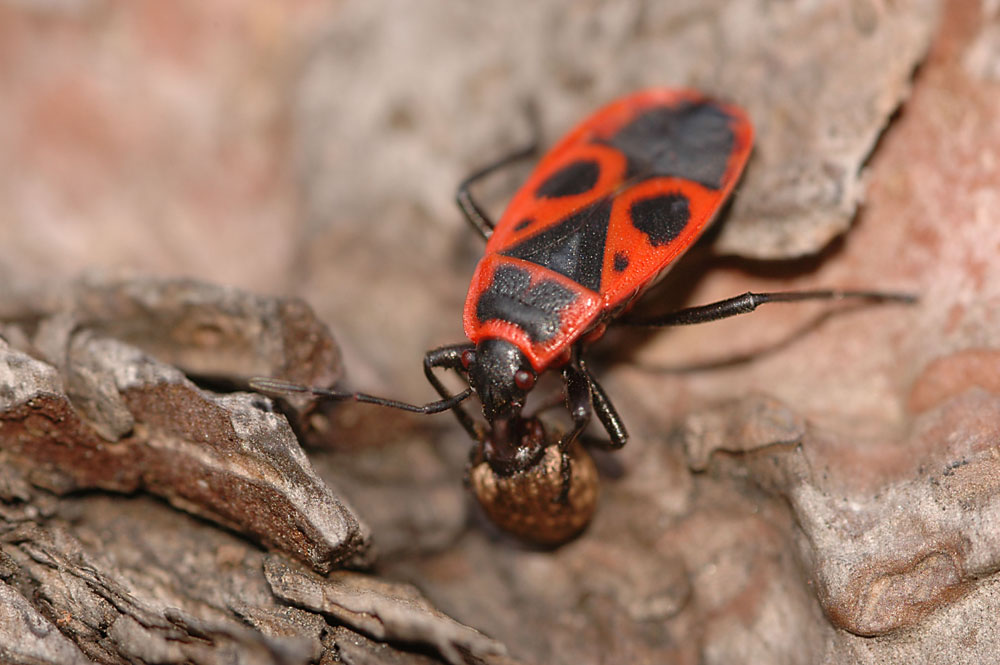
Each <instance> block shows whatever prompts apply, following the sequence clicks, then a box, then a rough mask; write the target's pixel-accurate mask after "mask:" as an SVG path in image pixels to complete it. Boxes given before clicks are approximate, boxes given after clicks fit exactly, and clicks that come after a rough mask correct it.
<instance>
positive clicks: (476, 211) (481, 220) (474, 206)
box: [455, 104, 541, 239]
mask: <svg viewBox="0 0 1000 665" xmlns="http://www.w3.org/2000/svg"><path fill="white" fill-rule="evenodd" d="M528 119H529V120H530V122H531V132H532V139H531V143H530V144H528V145H526V146H524V147H523V148H520V149H519V150H516V151H514V152H512V153H510V154H508V155H504V156H503V157H501V158H500V159H498V160H497V161H495V162H493V163H492V164H488V165H487V166H484V167H483V168H481V169H479V170H478V171H475V172H474V173H472V174H471V175H470V176H468V177H467V178H466V179H465V180H463V181H462V182H460V183H459V185H458V191H457V192H456V193H455V202H456V203H458V207H459V208H460V209H461V211H462V214H463V215H464V216H465V219H466V221H467V222H469V224H471V225H472V228H474V229H475V230H476V232H477V233H479V235H481V236H483V239H489V237H490V236H491V235H492V234H493V226H494V224H493V220H491V219H490V217H489V215H488V214H487V213H486V211H485V210H483V209H482V207H480V205H479V204H478V203H476V201H475V199H473V198H472V192H471V191H469V188H470V187H471V186H472V185H473V184H475V183H476V182H478V181H480V180H482V179H483V178H485V177H486V176H488V175H490V174H492V173H495V172H497V171H499V170H500V169H502V168H504V167H506V166H510V165H511V164H513V163H515V162H519V161H521V160H522V159H527V158H529V157H532V156H534V155H535V154H537V153H538V148H539V146H540V145H541V129H540V124H539V121H538V111H537V109H536V108H535V106H534V104H528Z"/></svg>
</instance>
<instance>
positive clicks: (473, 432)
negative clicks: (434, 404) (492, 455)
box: [424, 344, 482, 441]
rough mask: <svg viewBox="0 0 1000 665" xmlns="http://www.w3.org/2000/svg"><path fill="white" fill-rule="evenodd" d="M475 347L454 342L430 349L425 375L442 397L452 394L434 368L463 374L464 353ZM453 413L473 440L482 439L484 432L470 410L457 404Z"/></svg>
mask: <svg viewBox="0 0 1000 665" xmlns="http://www.w3.org/2000/svg"><path fill="white" fill-rule="evenodd" d="M475 348H476V347H475V346H474V345H472V344H452V345H450V346H442V347H440V348H437V349H433V350H431V351H428V352H427V354H426V355H425V356H424V375H425V376H426V377H427V380H428V381H429V382H430V384H431V385H432V386H434V390H436V391H437V392H438V394H439V395H441V398H442V399H444V400H448V399H452V394H451V392H450V391H449V390H448V388H447V387H445V385H444V384H443V383H441V380H440V379H438V378H437V376H436V375H435V374H434V368H436V367H440V368H443V369H450V370H453V371H455V372H456V373H457V374H459V375H460V376H461V375H463V373H464V372H465V366H464V365H463V364H462V354H463V353H465V352H466V351H474V350H475ZM463 394H464V393H463ZM452 413H454V414H455V418H457V419H458V423H459V424H460V425H461V426H462V428H463V429H464V430H465V431H466V432H468V434H469V436H470V437H472V439H473V440H475V441H481V440H482V432H480V431H479V428H478V427H477V426H476V421H475V420H474V419H473V418H472V416H470V415H469V412H468V411H466V410H465V407H464V406H463V405H461V404H456V405H455V407H454V408H452Z"/></svg>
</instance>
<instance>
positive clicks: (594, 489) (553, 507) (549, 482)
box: [469, 444, 598, 545]
mask: <svg viewBox="0 0 1000 665" xmlns="http://www.w3.org/2000/svg"><path fill="white" fill-rule="evenodd" d="M562 458H563V453H562V452H561V451H560V450H559V446H557V445H554V444H553V445H551V446H549V447H547V448H546V449H545V452H544V453H543V455H542V457H541V459H540V460H538V462H537V463H536V464H534V465H532V466H531V467H529V468H528V469H525V470H524V471H518V472H515V473H513V474H511V475H509V476H502V475H500V474H498V473H496V472H495V471H494V470H493V469H492V468H491V467H490V466H489V464H487V463H486V462H481V463H480V464H478V465H476V466H475V467H474V468H473V469H472V471H471V472H470V474H469V480H470V484H471V487H472V491H473V493H474V494H475V495H476V498H477V499H478V500H479V504H480V505H481V506H482V507H483V510H485V511H486V514H487V515H488V516H489V518H490V519H491V520H493V522H494V523H495V524H496V525H497V526H498V527H500V528H501V529H503V530H504V531H507V532H509V533H511V534H513V535H515V536H517V537H519V538H523V539H524V540H527V541H530V542H532V543H536V544H539V545H559V544H561V543H564V542H566V541H567V540H569V539H570V538H572V537H573V536H575V535H577V534H578V533H580V531H582V530H583V528H584V527H585V526H587V524H588V523H589V522H590V518H591V517H593V515H594V510H595V508H596V507H597V495H598V475H597V467H596V466H595V465H594V461H593V459H591V457H590V455H589V454H588V453H587V452H586V451H585V450H584V449H583V448H582V447H581V446H580V445H579V444H574V445H573V447H572V448H571V449H570V452H569V459H570V481H569V483H570V485H569V494H568V496H566V497H565V498H562V497H561V496H560V495H561V494H562V492H563V482H564V480H563V472H562Z"/></svg>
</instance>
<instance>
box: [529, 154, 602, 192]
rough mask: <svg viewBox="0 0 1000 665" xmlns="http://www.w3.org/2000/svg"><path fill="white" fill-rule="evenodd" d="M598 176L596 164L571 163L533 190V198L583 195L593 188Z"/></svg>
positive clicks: (585, 161)
mask: <svg viewBox="0 0 1000 665" xmlns="http://www.w3.org/2000/svg"><path fill="white" fill-rule="evenodd" d="M600 175H601V167H600V166H599V165H598V164H597V162H592V161H590V160H581V161H579V162H572V163H570V164H567V165H566V166H564V167H562V168H561V169H559V170H558V171H556V172H555V173H553V174H552V175H550V176H549V177H548V178H546V179H545V181H544V182H543V183H542V184H541V185H539V186H538V189H536V190H535V196H536V197H538V198H540V199H542V198H545V199H557V198H560V197H562V196H573V195H575V194H584V193H586V192H589V191H590V190H592V189H593V188H594V185H596V184H597V179H598V178H599V177H600Z"/></svg>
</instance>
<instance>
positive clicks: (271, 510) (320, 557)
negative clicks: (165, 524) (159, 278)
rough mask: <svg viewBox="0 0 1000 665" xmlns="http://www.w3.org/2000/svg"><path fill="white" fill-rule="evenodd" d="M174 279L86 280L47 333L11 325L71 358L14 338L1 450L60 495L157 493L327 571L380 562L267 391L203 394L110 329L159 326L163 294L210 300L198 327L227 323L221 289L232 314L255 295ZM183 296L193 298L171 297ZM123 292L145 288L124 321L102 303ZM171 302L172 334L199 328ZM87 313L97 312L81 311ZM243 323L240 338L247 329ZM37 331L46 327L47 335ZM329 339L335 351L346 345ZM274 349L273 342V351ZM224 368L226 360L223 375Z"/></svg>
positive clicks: (1, 401) (1, 394)
mask: <svg viewBox="0 0 1000 665" xmlns="http://www.w3.org/2000/svg"><path fill="white" fill-rule="evenodd" d="M172 284H173V283H170V282H168V283H157V282H154V281H151V280H143V281H140V282H139V283H138V284H136V285H132V286H129V285H126V284H124V283H122V284H116V285H114V287H108V288H104V289H98V288H95V287H94V286H93V285H86V286H85V287H81V289H80V290H79V291H77V297H76V298H75V299H73V300H71V301H70V303H69V305H68V306H67V307H66V309H64V310H60V311H56V312H54V313H52V314H51V315H50V316H48V317H45V318H42V319H40V320H38V321H35V322H34V325H33V326H32V328H33V330H30V331H27V332H25V331H23V329H22V334H21V335H14V334H10V333H9V332H8V334H9V335H10V336H11V337H20V338H21V339H24V340H27V343H26V347H27V348H29V349H31V350H35V351H36V352H37V351H38V349H39V348H44V349H45V350H46V352H45V353H44V354H43V355H44V356H45V357H48V358H57V359H58V360H59V365H58V368H57V367H56V366H53V365H50V364H48V363H46V362H43V361H41V360H37V359H35V358H32V357H31V356H29V355H27V354H25V353H23V352H21V351H17V350H15V349H13V348H11V347H10V346H9V345H8V344H7V343H5V342H3V341H2V340H0V455H2V456H3V458H4V460H5V461H6V463H7V464H11V465H14V466H17V467H19V468H21V469H23V470H24V471H25V473H26V474H27V477H28V478H29V479H30V480H31V482H33V483H34V484H36V485H39V486H42V487H45V488H48V489H50V490H52V491H55V492H59V493H66V492H71V491H75V490H81V489H95V488H99V489H105V490H114V491H118V492H133V491H135V490H137V489H144V490H146V491H149V492H151V493H153V494H157V495H159V496H162V497H164V498H166V499H167V500H169V501H170V502H171V503H173V504H174V505H176V506H178V507H181V508H183V509H185V510H188V511H190V512H192V513H195V514H197V515H200V516H203V517H206V518H208V519H211V520H214V521H216V522H218V523H220V524H223V525H225V526H227V527H229V528H232V529H235V530H237V531H239V532H241V533H245V534H247V535H249V536H251V537H253V538H254V539H256V540H258V541H259V542H261V543H263V544H265V545H267V546H268V547H273V548H277V549H281V550H285V551H288V552H290V553H292V554H293V555H295V556H297V557H299V558H301V559H302V560H304V561H306V562H308V563H309V564H310V565H311V566H313V567H315V568H316V569H318V570H323V571H325V570H329V569H331V568H332V567H335V566H340V565H363V564H365V563H367V562H368V561H370V557H371V553H370V551H369V534H368V528H367V527H366V526H365V525H364V524H363V523H362V522H361V521H360V520H359V519H358V518H357V516H356V515H355V514H354V512H353V511H352V510H351V509H350V508H349V507H348V506H347V505H346V503H345V502H344V500H343V499H342V498H341V497H338V496H337V495H336V494H335V493H334V492H333V491H332V490H331V489H330V487H329V486H328V485H326V484H325V483H324V482H323V481H322V480H320V479H319V478H318V477H317V476H316V474H315V472H314V471H313V470H312V467H311V466H310V464H309V461H308V460H307V459H306V457H305V454H304V453H303V452H302V449H301V448H300V447H299V444H298V441H297V440H296V438H295V435H294V433H293V432H292V429H291V428H290V427H289V425H288V422H287V421H286V420H285V418H284V416H282V415H281V414H279V413H276V412H275V411H274V410H273V407H272V405H271V404H270V402H268V401H267V400H266V399H263V398H261V397H259V396H257V395H253V394H247V393H234V394H229V395H218V394H213V393H211V392H208V391H204V390H201V389H199V388H198V387H196V386H195V385H194V384H193V383H192V382H191V381H189V380H188V379H187V378H185V376H184V375H183V374H182V373H181V372H180V371H179V370H177V369H175V368H173V367H171V366H169V365H167V364H164V363H162V362H160V361H159V360H156V359H154V358H153V357H151V356H150V355H147V354H146V353H145V352H143V351H141V350H139V349H137V348H135V347H134V346H131V345H130V344H127V343H124V342H122V341H119V340H118V339H113V338H111V337H108V336H106V335H108V334H110V333H111V332H113V331H114V330H130V331H133V333H134V334H138V333H135V331H141V330H149V331H151V330H153V329H155V328H156V322H157V321H160V320H161V319H163V318H165V317H166V315H164V314H163V313H162V310H159V309H157V308H155V307H154V306H153V304H152V303H154V302H162V301H161V300H158V299H157V298H158V297H161V298H162V299H163V300H165V301H169V302H171V303H172V302H173V300H177V299H179V300H182V301H184V302H188V303H190V302H193V301H197V302H199V303H200V305H199V306H198V307H196V308H193V309H192V311H193V314H192V317H193V319H194V320H195V321H196V322H197V321H204V320H208V319H212V320H218V319H220V318H225V315H224V314H219V315H218V316H213V314H212V312H213V311H214V310H213V308H212V305H211V303H212V302H213V298H215V299H221V301H220V303H219V307H218V309H219V310H221V311H223V312H227V311H229V310H231V309H232V303H233V302H234V301H242V302H245V301H248V300H251V298H249V297H240V296H239V295H238V294H236V293H235V292H233V291H231V290H223V289H218V288H217V287H210V286H205V287H203V288H202V289H200V290H199V288H198V286H197V285H196V284H194V283H192V282H184V283H183V284H181V285H174V286H176V288H174V286H172ZM178 291H180V292H182V293H183V297H179V296H178V297H177V298H173V297H167V296H166V295H164V294H174V295H176V293H177V292H178ZM95 294H96V295H95ZM109 294H112V295H109ZM121 294H132V296H133V297H132V298H130V299H126V302H127V303H128V306H127V307H124V308H123V309H124V311H123V312H120V315H121V317H122V318H120V319H116V318H114V317H111V316H110V312H109V310H111V309H113V308H112V307H110V306H107V307H102V306H96V305H94V303H93V302H92V300H93V299H94V298H96V297H97V295H99V296H101V302H105V301H108V302H110V301H114V302H118V300H119V298H118V296H120V295H121ZM136 294H144V297H145V300H143V302H145V303H146V304H145V306H144V307H138V306H137V305H135V303H136V301H137V300H140V298H138V296H136ZM112 296H114V297H112ZM172 298H173V299H172ZM255 300H256V299H255ZM260 302H263V301H262V300H261V301H260ZM164 308H165V309H167V310H169V311H170V312H171V314H170V317H169V318H170V320H171V321H172V325H171V326H170V327H169V329H170V330H175V331H176V330H184V329H188V328H190V327H191V326H195V327H197V326H196V324H194V323H185V320H184V318H183V316H182V315H181V313H180V311H181V310H183V309H184V308H183V307H176V306H175V305H173V304H169V305H164ZM281 309H282V308H281V307H280V306H275V305H271V306H263V305H261V306H258V307H257V308H256V309H255V310H254V311H255V312H256V314H257V315H258V316H261V317H267V316H269V315H271V314H272V313H274V312H275V311H279V310H281ZM83 310H87V312H88V313H87V314H85V315H84V314H81V312H82V311H83ZM95 312H102V316H103V317H107V318H102V316H97V314H95ZM296 319H297V320H300V321H301V320H302V319H303V317H302V316H301V314H300V315H297V316H296ZM239 320H241V321H243V324H242V326H243V328H254V327H255V326H256V327H261V326H263V325H264V323H263V321H262V320H257V319H254V318H253V317H250V316H249V315H247V316H244V317H243V318H241V319H239ZM311 320H312V321H313V323H312V324H311V325H313V326H314V327H316V329H317V330H321V327H320V325H319V324H318V323H317V322H315V319H311ZM67 322H70V323H69V324H67ZM90 324H93V325H94V326H95V327H94V328H91V327H89V325H90ZM233 328H234V330H233V331H232V332H231V334H230V336H238V334H237V332H236V331H235V328H236V326H233ZM19 329H20V328H16V327H14V326H12V325H9V326H8V327H7V330H8V331H11V330H13V331H14V332H17V331H18V330H19ZM29 332H34V338H33V339H31V338H29V337H28V333H29ZM164 339H169V335H167V336H166V337H164ZM326 339H327V340H329V338H328V336H327V338H326ZM189 342H190V338H187V337H184V338H182V339H181V340H180V341H179V342H178V344H177V347H178V348H179V349H182V350H183V349H186V348H189ZM162 343H163V344H166V342H162ZM151 346H153V347H156V346H157V344H151ZM303 346H308V345H307V344H303ZM313 346H315V344H313ZM322 346H323V348H327V349H333V348H335V346H334V345H333V343H332V341H327V342H325V343H323V345H322ZM250 352H251V350H250V349H248V350H247V353H248V354H249V353H250ZM205 353H207V352H205ZM262 353H263V354H264V355H267V354H269V353H271V351H269V350H268V349H267V348H266V346H265V348H264V350H263V351H262ZM167 355H171V356H174V357H179V356H183V355H184V353H183V352H182V351H178V350H175V351H174V352H173V353H167ZM200 356H201V354H193V356H192V357H193V358H195V359H194V360H191V362H192V363H194V364H195V365H197V364H198V362H197V360H196V358H197V357H200ZM293 356H294V354H293ZM248 364H249V365H250V366H251V367H253V366H255V365H254V363H252V362H248ZM265 365H266V363H258V364H257V365H256V366H265ZM199 366H200V367H201V368H202V369H204V368H205V367H207V365H206V364H204V363H203V364H201V365H199ZM222 367H223V365H221V364H217V365H216V366H215V369H214V370H213V372H212V373H216V372H217V371H219V370H220V368H222ZM60 370H61V371H60ZM64 386H65V388H64Z"/></svg>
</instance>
